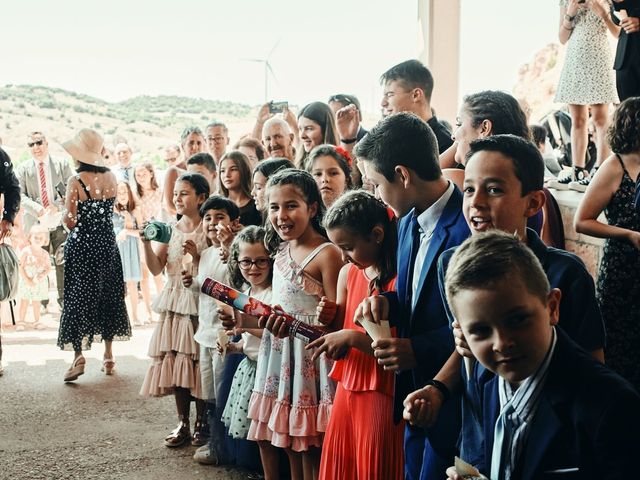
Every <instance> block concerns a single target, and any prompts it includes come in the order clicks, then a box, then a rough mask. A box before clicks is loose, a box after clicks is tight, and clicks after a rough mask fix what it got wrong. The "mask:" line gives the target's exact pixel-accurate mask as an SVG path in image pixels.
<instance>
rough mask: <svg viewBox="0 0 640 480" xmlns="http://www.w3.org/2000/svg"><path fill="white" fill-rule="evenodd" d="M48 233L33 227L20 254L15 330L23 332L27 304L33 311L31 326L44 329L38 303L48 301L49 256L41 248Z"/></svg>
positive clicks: (38, 226)
mask: <svg viewBox="0 0 640 480" xmlns="http://www.w3.org/2000/svg"><path fill="white" fill-rule="evenodd" d="M48 237H49V232H48V231H47V230H46V229H45V228H44V227H42V226H40V225H34V226H33V227H31V230H30V231H29V235H28V239H29V245H27V246H26V247H24V249H23V250H22V252H21V253H20V283H19V286H18V298H19V299H20V307H19V319H20V322H19V323H18V324H17V325H16V330H24V325H25V317H26V315H27V309H28V308H29V303H31V307H32V309H33V320H34V323H33V326H34V327H35V328H37V329H42V328H44V325H43V324H41V323H40V301H41V300H48V299H49V282H48V280H47V276H48V275H49V272H50V271H51V260H50V259H49V254H48V253H47V252H46V250H44V249H43V248H42V247H43V246H44V245H46V244H47V241H48Z"/></svg>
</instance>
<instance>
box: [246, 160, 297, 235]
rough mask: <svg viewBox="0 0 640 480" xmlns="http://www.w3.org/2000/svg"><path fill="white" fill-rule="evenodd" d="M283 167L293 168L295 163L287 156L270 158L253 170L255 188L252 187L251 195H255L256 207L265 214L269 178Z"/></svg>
mask: <svg viewBox="0 0 640 480" xmlns="http://www.w3.org/2000/svg"><path fill="white" fill-rule="evenodd" d="M283 168H293V163H291V162H290V161H289V160H287V159H286V158H270V159H269V160H264V161H262V162H260V163H259V164H258V165H257V166H256V168H255V170H254V171H253V188H252V189H251V196H252V197H253V201H254V202H255V203H256V208H257V209H258V211H259V212H260V213H261V214H263V215H264V214H265V212H266V210H267V206H266V205H265V199H264V196H265V195H264V194H265V192H266V188H267V180H269V177H270V176H271V175H273V174H274V173H276V172H277V171H278V170H281V169H283ZM263 223H264V222H263Z"/></svg>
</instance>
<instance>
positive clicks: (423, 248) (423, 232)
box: [411, 182, 454, 307]
mask: <svg viewBox="0 0 640 480" xmlns="http://www.w3.org/2000/svg"><path fill="white" fill-rule="evenodd" d="M453 189H454V186H453V183H452V182H449V187H448V188H447V190H446V191H445V192H444V193H443V194H442V196H441V197H440V198H439V199H438V200H436V201H435V203H434V204H433V205H431V206H430V207H429V208H427V209H426V210H425V211H424V212H422V213H421V214H420V215H418V225H420V247H419V248H418V253H417V254H416V259H415V263H414V264H413V278H412V282H411V289H412V292H413V295H412V296H411V298H412V307H415V306H416V299H417V298H418V283H419V282H420V274H421V273H422V264H423V263H424V259H425V257H426V256H427V251H428V250H429V243H430V242H431V237H433V232H434V231H435V228H436V226H437V225H438V222H439V221H440V217H441V216H442V212H443V211H444V207H445V206H446V205H447V202H449V199H450V198H451V195H452V194H453Z"/></svg>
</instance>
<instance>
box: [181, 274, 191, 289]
mask: <svg viewBox="0 0 640 480" xmlns="http://www.w3.org/2000/svg"><path fill="white" fill-rule="evenodd" d="M181 273H182V285H183V286H184V287H185V288H189V287H190V286H191V285H192V284H193V275H191V274H189V273H188V272H187V271H186V270H182V272H181Z"/></svg>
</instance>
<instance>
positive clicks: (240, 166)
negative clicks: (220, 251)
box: [218, 150, 262, 226]
mask: <svg viewBox="0 0 640 480" xmlns="http://www.w3.org/2000/svg"><path fill="white" fill-rule="evenodd" d="M218 180H219V187H220V193H221V194H222V195H223V196H224V197H227V198H228V199H229V200H231V201H232V202H233V203H235V204H236V205H237V206H238V208H239V209H240V223H241V224H242V225H244V226H247V225H260V224H262V217H261V215H260V212H258V209H257V208H256V203H255V201H254V200H253V198H252V196H251V167H250V165H249V160H248V159H247V156H246V155H245V154H244V153H242V152H239V151H237V150H233V151H231V152H228V153H226V154H225V155H224V156H223V157H222V158H221V159H220V174H219V175H218Z"/></svg>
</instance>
